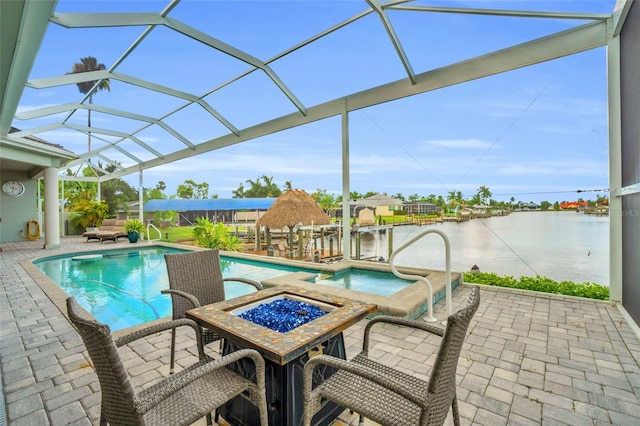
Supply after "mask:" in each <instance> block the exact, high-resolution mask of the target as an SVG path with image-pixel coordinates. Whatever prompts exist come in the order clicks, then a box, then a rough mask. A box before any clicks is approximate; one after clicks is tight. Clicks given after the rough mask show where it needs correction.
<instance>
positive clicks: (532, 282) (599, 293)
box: [464, 272, 609, 300]
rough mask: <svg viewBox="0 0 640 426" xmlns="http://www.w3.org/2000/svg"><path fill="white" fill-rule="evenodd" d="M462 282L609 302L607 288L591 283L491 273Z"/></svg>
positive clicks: (469, 275)
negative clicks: (517, 277) (516, 277)
mask: <svg viewBox="0 0 640 426" xmlns="http://www.w3.org/2000/svg"><path fill="white" fill-rule="evenodd" d="M464 281H465V282H468V283H475V284H485V285H492V286H497V287H508V288H516V289H520V290H534V291H541V292H543V293H553V294H563V295H566V296H578V297H587V298H589V299H598V300H609V287H605V286H603V285H600V284H596V283H592V282H584V283H581V284H576V283H574V282H571V281H560V282H558V281H554V280H552V279H550V278H547V277H541V276H537V277H535V278H532V277H520V279H515V278H513V277H511V276H504V277H501V276H499V275H497V274H494V273H492V272H478V273H470V274H465V275H464Z"/></svg>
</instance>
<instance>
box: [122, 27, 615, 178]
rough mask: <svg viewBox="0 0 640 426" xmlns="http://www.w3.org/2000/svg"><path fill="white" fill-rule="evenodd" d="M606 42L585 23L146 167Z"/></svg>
mask: <svg viewBox="0 0 640 426" xmlns="http://www.w3.org/2000/svg"><path fill="white" fill-rule="evenodd" d="M606 44H607V23H606V22H595V23H589V24H585V25H582V26H579V27H576V28H571V29H569V30H565V31H562V32H559V33H556V34H553V35H550V36H546V37H542V38H539V39H536V40H532V41H529V42H526V43H522V44H519V45H516V46H513V47H509V48H506V49H502V50H499V51H496V52H493V53H490V54H487V55H484V56H480V57H477V58H473V59H469V60H466V61H463V62H459V63H456V64H453V65H449V66H446V67H443V68H439V69H436V70H433V71H428V72H425V73H422V74H418V75H416V84H415V85H412V84H411V83H410V82H408V81H407V80H406V79H403V80H398V81H395V82H393V83H389V84H385V85H382V86H378V87H375V88H372V89H369V90H365V91H362V92H358V93H354V94H352V95H349V96H346V97H344V98H339V99H335V100H332V101H329V102H326V103H323V104H319V105H316V106H314V107H310V108H309V109H308V114H307V115H306V116H303V115H301V114H298V113H293V114H289V115H286V116H282V117H280V118H276V119H274V120H271V121H267V122H264V123H261V124H258V125H255V126H252V127H248V128H246V129H242V131H241V133H240V135H232V134H228V135H223V136H220V137H218V138H215V139H211V140H209V141H205V142H203V143H201V144H199V145H197V146H196V148H195V149H194V150H181V151H176V152H173V153H171V154H167V155H166V156H165V158H164V159H163V160H160V159H153V160H150V161H148V162H146V163H144V167H145V168H151V167H156V166H160V165H162V164H166V163H169V162H172V161H177V160H181V159H184V158H187V157H191V156H194V155H198V154H202V153H205V152H209V151H212V150H215V149H220V148H223V147H226V146H230V145H233V144H236V143H239V142H244V141H248V140H251V139H255V138H258V137H261V136H265V135H268V134H271V133H276V132H279V131H281V130H285V129H289V128H293V127H296V126H300V125H303V124H307V123H311V122H314V121H318V120H322V119H325V118H329V117H333V116H336V115H340V114H341V113H342V110H343V101H344V100H345V99H346V100H347V108H348V111H355V110H358V109H361V108H367V107H369V106H372V105H377V104H381V103H384V102H388V101H393V100H397V99H401V98H404V97H408V96H412V95H417V94H420V93H425V92H429V91H432V90H436V89H441V88H443V87H448V86H453V85H456V84H459V83H464V82H467V81H471V80H475V79H478V78H483V77H487V76H490V75H494V74H499V73H502V72H506V71H510V70H515V69H518V68H522V67H525V66H529V65H534V64H537V63H541V62H545V61H549V60H553V59H558V58H561V57H564V56H568V55H572V54H575V53H579V52H583V51H587V50H591V49H594V48H597V47H602V46H605V45H606ZM132 172H137V169H133V168H128V169H126V170H124V171H122V172H116V173H114V175H113V176H112V177H113V178H117V177H120V176H124V175H127V174H130V173H132Z"/></svg>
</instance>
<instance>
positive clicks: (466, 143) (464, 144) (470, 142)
mask: <svg viewBox="0 0 640 426" xmlns="http://www.w3.org/2000/svg"><path fill="white" fill-rule="evenodd" d="M425 144H426V145H428V146H435V147H442V148H451V149H485V148H489V147H490V146H491V144H492V142H490V141H486V140H482V139H476V138H469V139H434V140H429V141H426V142H425Z"/></svg>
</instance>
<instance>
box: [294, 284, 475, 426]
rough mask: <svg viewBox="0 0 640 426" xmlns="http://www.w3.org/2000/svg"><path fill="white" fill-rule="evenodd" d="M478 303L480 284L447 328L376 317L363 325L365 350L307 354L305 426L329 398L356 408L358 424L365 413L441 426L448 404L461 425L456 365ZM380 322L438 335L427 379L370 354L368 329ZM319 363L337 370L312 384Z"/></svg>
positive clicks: (394, 423)
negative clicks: (348, 355) (349, 355)
mask: <svg viewBox="0 0 640 426" xmlns="http://www.w3.org/2000/svg"><path fill="white" fill-rule="evenodd" d="M479 304H480V289H479V287H478V286H474V287H472V289H471V293H470V295H469V301H468V303H467V306H466V307H464V308H462V309H460V310H459V311H457V312H455V313H453V314H452V315H450V316H449V317H448V318H447V326H446V329H445V330H442V329H441V328H438V327H434V326H432V325H429V324H425V323H424V322H419V321H414V320H409V319H405V318H397V317H390V316H379V317H376V318H374V319H372V320H371V321H369V323H368V324H367V325H366V326H365V330H364V342H363V350H362V352H361V353H360V354H358V355H356V357H355V358H354V359H352V360H351V361H346V360H343V359H338V358H335V357H332V356H328V355H320V356H317V357H314V358H311V359H310V360H309V362H307V364H306V365H305V367H304V376H303V377H304V378H303V383H304V390H303V393H304V413H303V425H305V426H309V425H310V424H311V419H312V417H313V416H314V414H315V413H316V412H317V411H319V410H320V409H321V408H322V406H324V404H325V403H326V402H327V401H333V402H335V403H336V404H338V405H340V406H342V407H345V408H348V409H350V410H351V411H353V412H355V413H358V414H359V415H360V422H361V424H362V421H363V418H369V419H371V420H373V421H374V422H377V423H379V424H381V425H385V426H406V425H420V426H426V425H429V426H431V425H442V424H443V423H444V422H445V420H446V418H447V414H448V412H449V407H451V408H452V411H453V421H454V424H455V425H459V424H460V416H459V413H458V401H457V398H456V369H457V366H458V358H459V357H460V352H461V350H462V344H463V342H464V339H465V336H466V334H467V329H468V327H469V323H470V322H471V318H472V317H473V315H474V314H475V312H476V310H477V309H478V306H479ZM379 323H389V324H396V325H400V326H405V327H412V328H416V329H421V330H424V331H427V332H429V333H433V334H436V335H438V336H442V340H441V342H440V347H439V349H438V354H437V356H436V359H435V364H434V366H433V368H432V369H431V374H430V375H429V379H428V381H425V380H422V379H420V378H418V377H415V376H412V375H410V374H407V373H404V372H401V371H399V370H398V369H396V368H393V367H389V366H386V365H384V364H382V363H380V362H378V361H376V360H374V359H372V358H370V357H369V333H370V331H371V327H373V326H374V325H375V324H379ZM318 365H325V366H328V367H333V368H336V369H337V372H336V373H335V374H333V375H332V376H331V377H329V378H328V379H327V380H326V381H324V382H322V383H321V384H319V385H318V386H316V388H315V389H312V385H313V379H315V377H316V375H314V369H315V368H316V367H317V366H318ZM425 370H426V366H425ZM425 373H428V372H427V371H425Z"/></svg>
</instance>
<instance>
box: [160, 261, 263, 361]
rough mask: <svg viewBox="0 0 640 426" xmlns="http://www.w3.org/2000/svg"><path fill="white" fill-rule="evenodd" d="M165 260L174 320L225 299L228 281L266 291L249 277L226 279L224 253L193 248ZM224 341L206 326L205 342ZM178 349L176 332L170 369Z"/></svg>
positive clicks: (172, 341)
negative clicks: (222, 255) (223, 274)
mask: <svg viewBox="0 0 640 426" xmlns="http://www.w3.org/2000/svg"><path fill="white" fill-rule="evenodd" d="M164 259H165V262H166V265H167V273H168V275H169V289H168V290H162V291H161V293H163V294H170V295H171V302H172V305H173V319H174V320H176V319H180V318H185V317H186V315H185V314H186V312H187V311H188V310H189V309H194V308H199V307H200V306H205V305H210V304H211V303H217V302H222V301H223V300H225V292H224V283H225V282H228V281H237V282H241V283H244V284H248V285H251V286H253V287H255V288H256V290H262V284H260V283H259V282H257V281H254V280H250V279H247V278H223V276H222V269H221V267H220V252H219V250H217V249H214V250H202V251H190V252H187V253H176V254H165V255H164ZM218 340H222V337H221V336H219V335H218V334H216V333H214V332H212V331H211V330H208V329H206V328H202V342H203V344H204V345H205V346H206V345H208V344H209V343H213V342H216V341H218ZM175 352H176V331H175V329H174V330H172V332H171V361H170V365H169V371H170V372H171V373H173V369H174V364H175Z"/></svg>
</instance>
